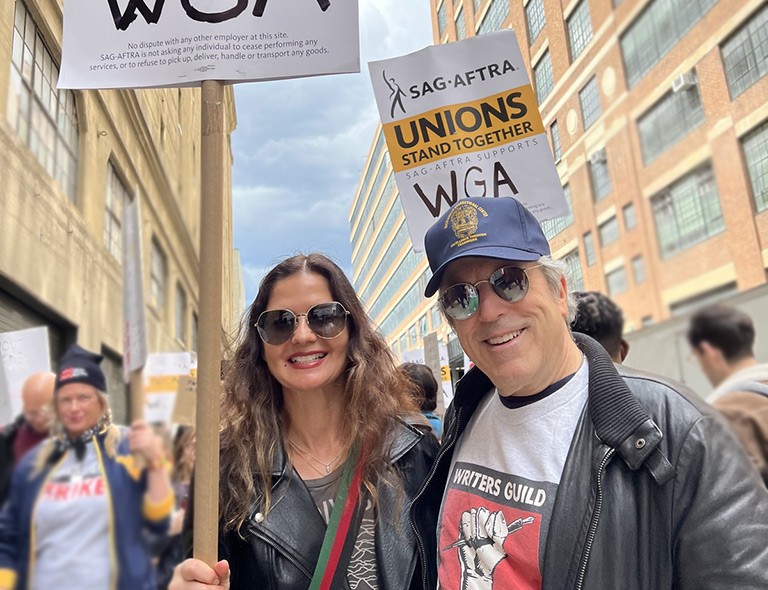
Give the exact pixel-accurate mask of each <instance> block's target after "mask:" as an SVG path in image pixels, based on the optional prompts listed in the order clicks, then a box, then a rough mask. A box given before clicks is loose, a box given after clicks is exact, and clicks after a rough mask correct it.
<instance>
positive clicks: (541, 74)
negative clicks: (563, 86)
mask: <svg viewBox="0 0 768 590" xmlns="http://www.w3.org/2000/svg"><path fill="white" fill-rule="evenodd" d="M533 78H534V80H535V81H536V97H537V98H538V99H539V104H541V103H542V102H544V99H545V98H547V96H549V93H550V92H552V88H554V86H555V79H554V77H553V75H552V59H551V58H550V57H549V50H547V51H545V52H544V55H542V56H541V59H540V60H539V61H538V63H537V64H536V65H535V66H533Z"/></svg>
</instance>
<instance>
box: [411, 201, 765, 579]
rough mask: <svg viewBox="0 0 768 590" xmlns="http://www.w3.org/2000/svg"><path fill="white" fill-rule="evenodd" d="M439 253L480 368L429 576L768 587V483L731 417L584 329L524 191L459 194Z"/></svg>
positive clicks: (459, 433)
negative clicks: (622, 359)
mask: <svg viewBox="0 0 768 590" xmlns="http://www.w3.org/2000/svg"><path fill="white" fill-rule="evenodd" d="M425 249H426V253H427V258H428V259H429V264H430V267H431V269H432V272H433V276H432V278H431V279H430V280H429V282H428V283H427V287H426V292H425V296H427V297H429V296H432V295H433V294H434V293H435V292H437V291H438V290H439V293H440V296H439V304H440V306H441V308H442V311H443V313H444V314H445V316H446V317H447V319H448V321H449V322H450V324H451V326H452V327H453V329H454V331H455V332H456V335H457V336H458V339H459V342H460V344H461V346H462V348H463V349H464V351H465V352H466V354H467V355H468V356H469V358H470V359H472V361H474V363H475V366H474V368H472V369H471V370H470V371H468V372H467V374H466V375H465V376H464V377H463V378H462V379H461V381H460V382H459V384H458V386H457V388H456V396H455V397H454V400H453V403H452V404H451V406H450V408H449V410H448V412H447V415H446V417H445V429H444V432H443V439H442V448H441V451H440V454H439V455H438V458H437V460H436V462H435V464H434V466H433V468H432V471H431V472H430V475H429V476H428V477H427V479H426V481H425V484H424V486H423V488H422V489H421V490H420V491H419V493H418V494H417V497H416V499H415V500H414V502H413V506H412V509H411V516H412V519H413V522H414V526H415V528H416V530H417V540H418V544H419V547H420V550H421V551H422V552H423V553H425V554H427V555H436V556H438V568H437V570H431V571H430V572H429V576H428V578H427V580H426V583H425V585H424V587H425V588H435V586H436V585H437V583H438V579H439V585H440V588H441V590H452V589H458V588H462V589H468V588H471V589H486V590H490V589H492V588H494V589H500V588H526V589H533V588H536V589H538V588H542V589H544V590H562V589H563V588H570V589H577V590H581V589H584V590H586V589H589V590H593V589H594V590H602V589H608V588H611V589H613V588H621V589H622V590H649V589H651V588H652V589H653V590H671V589H673V588H674V589H676V590H694V589H695V590H710V589H711V590H715V589H717V590H720V589H722V588H739V590H764V589H765V588H768V490H766V489H765V487H764V486H763V485H762V484H761V482H760V480H759V478H758V475H757V472H756V471H755V470H754V468H753V467H752V465H750V463H749V461H748V460H747V457H746V455H745V454H744V453H743V452H742V451H741V449H740V448H739V444H738V442H737V441H736V439H735V438H734V437H733V435H732V433H731V432H730V429H729V428H728V427H727V424H725V422H724V421H723V420H722V419H721V418H720V416H718V415H717V414H716V413H715V412H714V411H713V410H712V409H711V408H710V407H709V406H708V405H707V404H706V403H704V402H703V401H702V400H700V399H699V398H698V396H696V394H694V393H693V392H690V391H687V390H685V389H684V388H683V387H682V386H680V385H676V384H674V383H670V382H667V381H665V380H663V379H662V378H661V377H657V376H653V375H648V374H641V373H638V372H635V371H632V370H630V369H627V368H626V367H625V366H624V365H616V364H614V363H613V362H611V358H610V357H609V356H608V354H607V353H606V351H605V349H604V348H603V347H602V346H600V345H599V344H598V343H597V342H595V341H594V340H593V339H592V338H589V337H588V336H584V335H582V334H578V333H571V331H570V323H571V321H572V320H573V314H574V312H575V309H574V306H573V301H572V299H571V298H570V297H569V294H568V285H567V283H566V278H565V274H564V273H565V265H564V264H563V263H561V262H558V261H555V260H553V259H552V258H551V256H550V249H549V243H548V242H547V238H546V237H545V235H544V232H543V231H542V229H541V226H540V225H539V223H538V222H537V221H536V219H535V218H534V217H533V215H532V214H531V213H530V212H529V211H528V210H527V209H526V208H525V207H524V206H523V205H522V204H521V203H520V202H519V201H517V200H516V199H513V198H511V197H504V198H467V199H462V200H459V201H458V202H457V203H456V204H454V205H453V206H452V207H451V209H449V210H448V211H447V212H446V213H445V214H444V215H443V216H442V217H441V218H439V219H438V220H437V221H436V222H435V224H434V225H433V226H432V227H431V228H430V229H429V230H428V231H427V234H426V238H425ZM438 513H439V514H440V521H439V523H438V526H437V534H435V526H434V517H435V514H438Z"/></svg>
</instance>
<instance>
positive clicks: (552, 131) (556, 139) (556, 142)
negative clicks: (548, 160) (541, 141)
mask: <svg viewBox="0 0 768 590" xmlns="http://www.w3.org/2000/svg"><path fill="white" fill-rule="evenodd" d="M549 135H550V136H551V137H552V155H553V156H554V158H555V162H559V161H560V159H561V158H562V157H563V148H562V146H561V144H560V126H559V125H558V124H557V121H552V124H551V125H550V126H549Z"/></svg>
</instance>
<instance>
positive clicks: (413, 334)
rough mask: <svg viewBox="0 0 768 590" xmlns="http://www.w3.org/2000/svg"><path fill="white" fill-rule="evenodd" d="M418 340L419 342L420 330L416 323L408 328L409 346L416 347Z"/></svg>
mask: <svg viewBox="0 0 768 590" xmlns="http://www.w3.org/2000/svg"><path fill="white" fill-rule="evenodd" d="M416 342H418V332H417V331H416V324H413V325H412V326H411V327H410V328H408V348H415V347H416Z"/></svg>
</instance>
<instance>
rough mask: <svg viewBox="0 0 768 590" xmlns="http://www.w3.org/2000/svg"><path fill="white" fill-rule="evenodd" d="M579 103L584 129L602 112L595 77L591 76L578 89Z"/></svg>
mask: <svg viewBox="0 0 768 590" xmlns="http://www.w3.org/2000/svg"><path fill="white" fill-rule="evenodd" d="M579 105H580V106H581V119H582V120H583V121H584V130H585V131H586V130H587V129H589V128H590V127H591V125H592V123H594V122H595V121H597V119H598V118H599V117H600V115H601V114H602V112H603V107H601V106H600V90H599V89H598V87H597V77H596V76H592V78H591V79H590V80H589V82H587V83H586V84H585V85H584V88H582V89H581V90H579Z"/></svg>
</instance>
